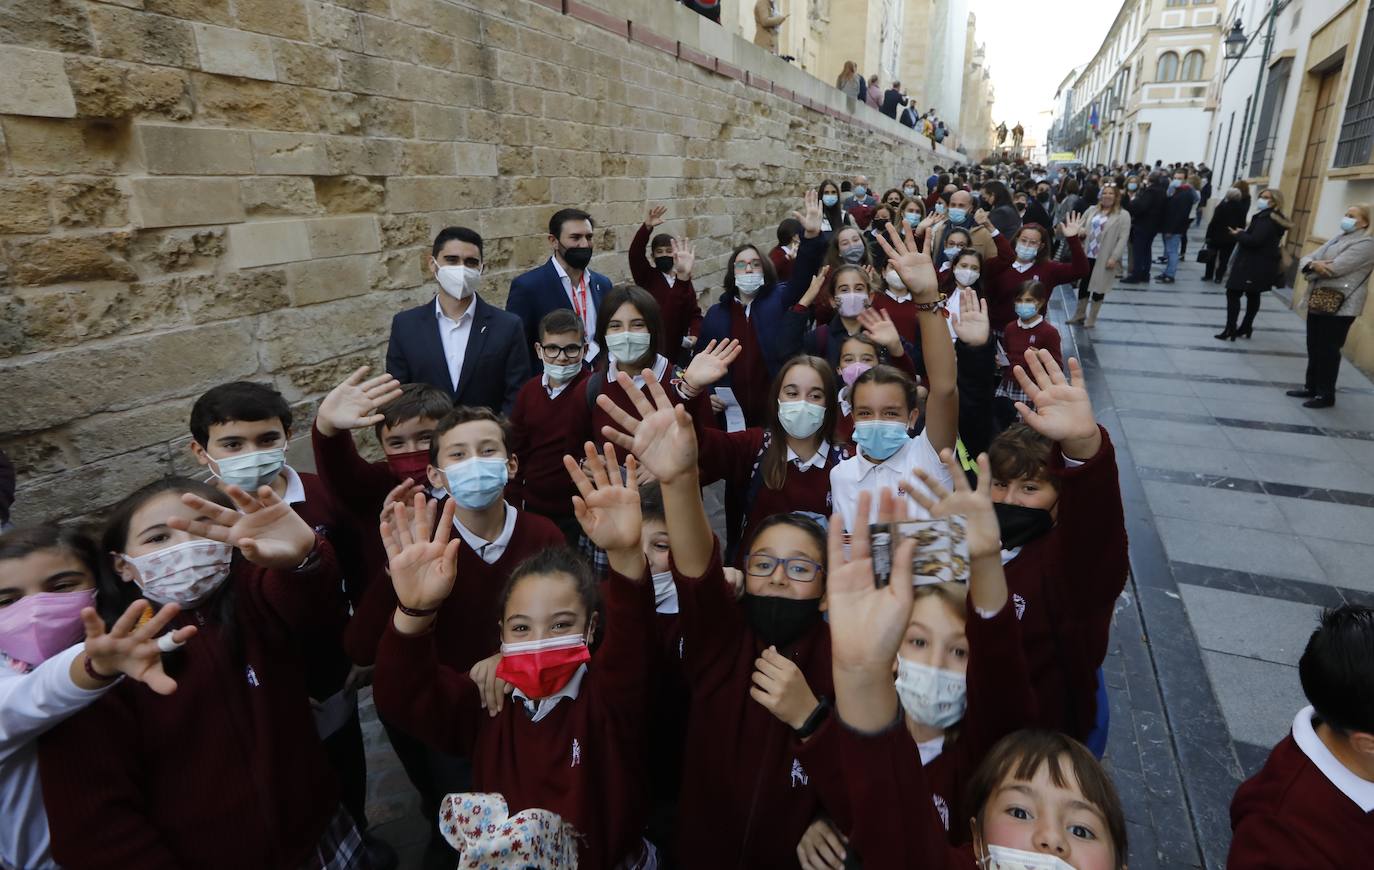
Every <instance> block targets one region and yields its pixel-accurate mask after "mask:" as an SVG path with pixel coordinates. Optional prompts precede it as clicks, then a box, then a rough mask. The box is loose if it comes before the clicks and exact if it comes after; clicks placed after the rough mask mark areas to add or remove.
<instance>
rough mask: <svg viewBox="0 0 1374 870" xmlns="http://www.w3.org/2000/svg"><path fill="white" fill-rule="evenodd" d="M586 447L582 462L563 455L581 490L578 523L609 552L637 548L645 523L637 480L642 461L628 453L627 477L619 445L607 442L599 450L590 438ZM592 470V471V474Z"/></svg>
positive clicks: (577, 498) (575, 506) (575, 503)
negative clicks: (616, 447) (618, 452)
mask: <svg viewBox="0 0 1374 870" xmlns="http://www.w3.org/2000/svg"><path fill="white" fill-rule="evenodd" d="M584 449H585V450H586V454H587V458H586V461H585V462H583V463H582V464H581V465H578V463H577V460H575V459H573V458H572V457H571V456H564V457H563V467H564V468H566V469H567V470H568V475H569V476H570V477H572V481H573V485H574V486H576V487H577V491H578V493H579V494H578V495H575V496H573V499H572V505H573V514H574V515H575V516H576V517H577V522H578V524H579V525H581V526H582V531H583V532H585V533H586V535H587V539H588V540H590V541H591V542H592V543H593V544H596V545H597V546H598V547H600V548H601V549H603V550H605V551H606V552H608V553H610V552H612V551H622V550H637V549H638V547H639V546H640V540H639V532H640V526H641V519H640V514H639V487H638V486H637V484H636V479H637V474H636V466H637V464H638V463H636V461H635V458H634V456H633V455H631V456H626V457H625V472H626V473H625V477H626V478H628V480H626V479H624V478H622V477H621V474H620V463H619V462H618V461H617V460H616V455H615V447H614V446H613V445H611V444H610V443H609V442H608V443H607V444H605V445H603V453H602V454H598V453H597V452H596V445H594V444H592V442H590V441H588V442H587V443H586V445H584ZM588 472H591V476H590V478H589V477H588V476H587V473H588ZM640 558H641V560H642V558H643V557H642V556H641V557H640Z"/></svg>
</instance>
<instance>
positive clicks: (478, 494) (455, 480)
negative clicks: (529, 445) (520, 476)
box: [444, 456, 510, 511]
mask: <svg viewBox="0 0 1374 870" xmlns="http://www.w3.org/2000/svg"><path fill="white" fill-rule="evenodd" d="M509 479H510V472H509V470H508V469H507V466H506V458H505V457H504V456H501V457H493V458H491V459H486V458H483V457H480V456H479V457H474V458H472V459H464V460H463V461H462V462H455V463H454V464H452V465H447V466H444V480H446V481H448V492H449V495H451V496H453V500H454V501H456V502H458V504H459V505H461V506H462V507H465V508H467V509H468V510H471V511H480V510H482V509H484V508H487V507H490V506H491V505H492V503H493V502H495V501H496V500H497V499H498V498H500V497H501V491H502V490H503V489H505V488H506V482H507V481H508V480H509Z"/></svg>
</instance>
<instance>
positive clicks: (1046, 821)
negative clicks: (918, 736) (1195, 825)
mask: <svg viewBox="0 0 1374 870" xmlns="http://www.w3.org/2000/svg"><path fill="white" fill-rule="evenodd" d="M869 498H870V495H869V493H863V494H861V495H860V500H861V508H862V509H864V510H866V509H867V508H868V507H869V505H868V500H869ZM880 498H881V499H882V502H883V503H884V505H885V509H884V510H883V511H880V513H883V514H886V515H888V516H894V517H895V516H897V515H898V514H897V513H896V511H897V506H896V503H895V498H894V496H893V494H892V492H891V490H884V491H882V492H881V493H880ZM840 526H841V523H840V520H839V517H836V518H834V519H833V520H832V521H831V523H830V533H829V551H830V560H831V563H832V564H834V565H836V566H837V567H836V568H835V570H834V571H833V573H832V574H831V576H830V582H829V584H828V587H827V602H828V603H829V616H830V631H831V636H832V639H833V644H834V646H833V660H834V690H835V712H836V715H837V721H836V722H834V723H833V725H834V729H835V732H836V733H837V735H838V739H837V741H836V742H837V743H838V744H839V749H840V756H841V763H840V767H839V769H840V770H842V771H843V772H844V778H845V781H846V784H847V786H848V792H849V801H850V806H851V809H852V813H853V817H854V825H853V829H852V831H851V833H850V836H849V842H848V844H847V845H848V849H849V850H850V851H852V852H853V853H854V854H855V855H856V857H857V858H858V860H860V861H862V862H863V866H865V867H885V868H886V867H902V868H930V870H944V868H951V870H973V868H975V867H1001V868H1011V867H1063V866H1069V867H1073V868H1074V870H1122V868H1124V867H1125V866H1126V854H1127V843H1126V820H1125V816H1124V814H1123V813H1122V810H1121V804H1120V801H1119V799H1118V798H1117V795H1116V790H1115V789H1114V788H1113V787H1112V783H1111V780H1110V779H1109V778H1108V777H1107V775H1106V773H1105V772H1104V771H1103V770H1102V767H1101V765H1099V764H1098V763H1097V761H1096V759H1094V758H1093V756H1092V754H1091V753H1089V752H1088V750H1087V749H1085V748H1084V747H1083V746H1082V745H1080V744H1078V743H1075V742H1074V741H1073V740H1070V739H1068V738H1067V737H1064V736H1063V735H1061V734H1054V733H1051V732H1047V731H1018V732H1016V733H1014V734H1011V735H1009V736H1007V737H1005V738H1003V739H1002V740H1001V741H1000V742H998V743H997V744H996V745H995V746H993V747H992V749H991V750H990V751H989V752H988V754H987V757H986V758H985V759H984V760H983V762H982V764H981V765H980V766H979V768H978V770H977V772H976V773H975V774H974V775H973V777H972V778H971V779H970V781H969V783H968V792H967V793H968V803H967V805H966V806H965V810H964V812H965V815H966V817H971V818H972V820H973V821H972V824H971V826H972V831H971V834H972V839H973V844H972V847H969V846H951V845H949V843H948V842H947V834H946V832H945V829H944V826H943V825H942V824H941V819H940V815H939V813H938V811H937V810H936V808H935V807H934V806H933V805H932V800H933V796H932V793H931V790H930V787H929V785H928V784H927V781H926V770H927V769H923V767H922V765H921V760H920V755H919V754H918V753H916V752H913V751H912V746H911V737H910V735H909V733H908V732H907V729H906V728H904V727H903V726H902V720H901V704H900V703H899V695H898V687H897V685H896V684H894V681H893V680H892V660H893V657H894V656H896V655H897V654H898V651H899V649H900V647H901V645H902V640H903V637H904V636H905V634H906V631H907V614H908V613H910V612H911V604H912V598H913V592H912V583H911V568H910V566H911V560H912V555H913V553H914V542H913V541H912V540H911V539H907V540H905V541H903V542H902V543H900V544H899V545H898V546H897V547H896V549H895V551H894V553H893V555H892V565H893V572H892V577H891V582H890V583H889V584H888V585H887V586H883V587H878V586H877V585H876V584H875V583H874V578H873V562H872V559H870V558H869V553H870V550H869V535H868V528H867V526H865V525H862V524H861V525H860V526H859V527H858V528H856V529H855V530H854V534H853V538H852V541H851V542H850V545H849V547H850V549H849V560H848V561H847V562H844V561H843V560H844V553H845V550H844V541H843V536H842V533H841V531H840ZM970 534H971V535H972V532H971V533H970ZM993 546H995V544H994V545H993ZM973 547H974V544H973V542H972V541H970V550H971V551H972V549H973ZM980 549H982V548H980ZM997 561H1000V560H999V558H998V556H997V555H992V556H988V555H986V554H985V555H983V556H982V557H981V562H982V563H983V564H982V566H978V565H975V566H974V567H973V571H974V572H977V571H979V569H980V567H985V568H987V569H992V568H993V567H994V566H995V564H996V562H997ZM841 562H843V564H841ZM971 594H972V595H973V596H975V597H973V599H972V603H973V605H974V607H975V608H976V609H984V605H985V604H995V603H996V601H995V600H994V601H984V602H982V603H980V600H979V597H977V596H979V593H978V592H977V591H973V592H972V593H971ZM1001 601H1002V603H1001V605H1000V606H999V607H998V608H997V609H998V610H1005V609H1007V608H1008V607H1011V606H1012V602H1010V601H1008V599H1007V598H1006V592H1005V590H1003V592H1002V599H1001ZM971 618H977V617H976V612H975V616H974V617H971Z"/></svg>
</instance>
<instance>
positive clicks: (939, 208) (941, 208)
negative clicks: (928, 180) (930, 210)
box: [935, 202, 945, 214]
mask: <svg viewBox="0 0 1374 870" xmlns="http://www.w3.org/2000/svg"><path fill="white" fill-rule="evenodd" d="M935 213H936V214H944V213H945V204H944V203H943V202H936V203H935Z"/></svg>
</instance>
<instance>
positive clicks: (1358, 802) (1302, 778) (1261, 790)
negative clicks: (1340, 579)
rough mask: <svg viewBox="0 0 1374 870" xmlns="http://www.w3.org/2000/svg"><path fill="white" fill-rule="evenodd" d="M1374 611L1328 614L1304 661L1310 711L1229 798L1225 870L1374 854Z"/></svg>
mask: <svg viewBox="0 0 1374 870" xmlns="http://www.w3.org/2000/svg"><path fill="white" fill-rule="evenodd" d="M1372 656H1374V608H1369V607H1362V606H1359V605H1355V604H1347V605H1345V606H1343V607H1339V608H1337V609H1335V610H1330V611H1327V612H1326V613H1325V614H1323V615H1322V620H1321V627H1320V628H1318V629H1317V630H1316V631H1315V632H1313V633H1312V637H1311V639H1310V640H1308V642H1307V649H1306V650H1305V651H1304V652H1303V654H1302V658H1301V659H1300V660H1299V661H1298V676H1299V677H1300V678H1301V679H1302V689H1303V693H1304V694H1306V695H1307V700H1308V701H1309V702H1311V706H1308V707H1305V708H1304V709H1302V710H1300V711H1299V712H1298V715H1297V717H1296V718H1295V719H1294V720H1293V733H1292V734H1290V735H1288V736H1287V737H1285V738H1284V739H1283V740H1282V741H1281V742H1280V743H1279V745H1278V746H1275V747H1274V751H1273V752H1272V753H1271V754H1270V755H1269V760H1268V761H1267V762H1265V764H1264V768H1263V769H1262V770H1260V772H1259V773H1257V774H1255V775H1254V776H1253V777H1251V778H1250V779H1248V780H1246V781H1245V783H1244V784H1243V785H1241V787H1240V788H1239V789H1238V790H1237V791H1236V796H1235V798H1233V799H1232V801H1231V830H1232V832H1233V833H1232V837H1231V853H1230V855H1229V857H1228V859H1227V862H1226V866H1228V867H1236V868H1249V867H1276V868H1277V867H1305V868H1313V870H1318V868H1320V870H1328V868H1329V870H1337V868H1345V867H1363V866H1367V865H1366V864H1365V862H1366V861H1368V860H1370V855H1371V854H1374V815H1372V814H1374V657H1372Z"/></svg>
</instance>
